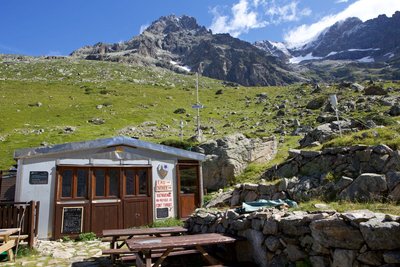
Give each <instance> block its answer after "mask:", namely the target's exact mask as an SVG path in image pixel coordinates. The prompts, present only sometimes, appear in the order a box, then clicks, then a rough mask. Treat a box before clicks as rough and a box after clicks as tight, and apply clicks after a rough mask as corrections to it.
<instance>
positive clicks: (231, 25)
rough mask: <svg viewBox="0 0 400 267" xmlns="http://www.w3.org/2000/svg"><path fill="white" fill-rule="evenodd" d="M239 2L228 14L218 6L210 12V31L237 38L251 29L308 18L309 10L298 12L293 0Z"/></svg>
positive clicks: (296, 2) (243, 0)
mask: <svg viewBox="0 0 400 267" xmlns="http://www.w3.org/2000/svg"><path fill="white" fill-rule="evenodd" d="M277 2H278V1H277V0H239V2H237V3H235V4H233V5H232V7H231V8H230V10H229V11H230V13H229V14H227V13H226V12H224V11H225V10H226V8H225V9H222V8H221V7H220V6H216V7H214V8H212V9H211V10H210V12H211V13H212V14H213V20H212V24H211V26H210V28H211V30H212V31H213V32H215V33H230V34H231V35H232V36H234V37H237V36H239V35H241V34H242V33H247V32H248V31H249V30H251V29H257V28H264V27H266V26H267V25H269V24H271V23H274V24H279V23H282V22H288V21H297V20H299V19H300V18H301V17H304V16H309V15H310V14H311V10H310V9H309V8H304V9H301V10H299V8H298V1H297V0H295V1H293V0H279V5H278V4H277Z"/></svg>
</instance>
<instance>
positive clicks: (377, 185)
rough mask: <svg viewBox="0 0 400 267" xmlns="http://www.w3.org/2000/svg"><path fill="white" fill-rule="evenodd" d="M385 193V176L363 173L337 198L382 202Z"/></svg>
mask: <svg viewBox="0 0 400 267" xmlns="http://www.w3.org/2000/svg"><path fill="white" fill-rule="evenodd" d="M386 191H387V183H386V178H385V175H383V174H376V173H363V174H361V175H360V176H358V177H357V178H356V179H355V180H354V182H353V183H352V184H351V185H350V186H349V187H347V188H346V189H344V190H343V191H342V192H341V193H340V195H339V198H340V199H344V200H351V201H373V200H382V198H383V196H384V193H385V192H386Z"/></svg>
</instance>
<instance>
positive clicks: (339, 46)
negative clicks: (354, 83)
mask: <svg viewBox="0 0 400 267" xmlns="http://www.w3.org/2000/svg"><path fill="white" fill-rule="evenodd" d="M399 36H400V12H399V11H397V12H396V13H394V14H393V16H392V17H387V16H386V15H380V16H378V17H377V18H374V19H370V20H367V21H365V22H362V21H361V20H360V19H359V18H355V17H350V18H347V19H346V20H343V21H339V22H337V23H335V24H334V25H332V26H331V27H328V28H327V29H325V30H324V31H323V32H322V33H321V34H319V35H318V36H317V38H316V39H315V40H313V41H310V42H309V43H307V44H305V45H303V46H302V47H297V48H289V47H287V46H286V45H285V44H283V43H274V42H271V41H261V42H256V43H255V44H254V45H255V46H257V47H259V48H260V49H263V50H265V51H266V52H269V53H270V54H272V55H274V56H276V57H278V58H280V59H282V60H289V61H290V62H291V63H300V62H304V61H310V60H311V61H312V60H314V61H315V60H318V61H321V60H350V61H355V62H359V63H374V62H388V63H390V62H391V61H394V60H395V59H398V58H399V57H400V37H399Z"/></svg>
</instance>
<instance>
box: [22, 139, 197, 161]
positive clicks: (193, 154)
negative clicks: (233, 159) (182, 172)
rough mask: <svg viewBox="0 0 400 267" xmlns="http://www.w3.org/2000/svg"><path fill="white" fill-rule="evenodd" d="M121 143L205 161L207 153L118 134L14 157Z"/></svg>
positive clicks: (27, 149) (25, 152)
mask: <svg viewBox="0 0 400 267" xmlns="http://www.w3.org/2000/svg"><path fill="white" fill-rule="evenodd" d="M120 145H126V146H132V147H137V148H142V149H148V150H152V151H157V152H160V153H165V154H169V155H174V156H177V157H181V158H185V159H193V160H201V161H203V160H204V159H205V155H204V154H201V153H196V152H191V151H187V150H184V149H179V148H175V147H170V146H164V145H160V144H155V143H150V142H146V141H142V140H138V139H135V138H131V137H127V136H116V137H111V138H105V139H97V140H91V141H84V142H74V143H65V144H59V145H53V146H46V147H36V148H25V149H18V150H16V151H15V152H14V158H15V159H21V158H32V157H37V156H42V155H46V154H59V153H66V152H74V151H80V150H88V149H97V148H103V147H110V146H120Z"/></svg>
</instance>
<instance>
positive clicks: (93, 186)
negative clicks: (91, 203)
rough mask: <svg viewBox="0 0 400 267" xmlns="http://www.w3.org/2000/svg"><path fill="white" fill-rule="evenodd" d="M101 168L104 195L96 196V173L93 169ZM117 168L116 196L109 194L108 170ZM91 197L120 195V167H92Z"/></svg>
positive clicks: (113, 197) (110, 197)
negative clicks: (102, 171)
mask: <svg viewBox="0 0 400 267" xmlns="http://www.w3.org/2000/svg"><path fill="white" fill-rule="evenodd" d="M98 169H101V170H104V175H105V176H104V196H96V175H95V171H96V170H98ZM111 169H116V170H118V173H119V176H118V187H117V188H118V194H117V195H116V196H110V170H111ZM91 170H92V180H91V181H92V192H91V197H92V199H119V198H120V197H121V170H122V169H121V168H120V167H92V168H91Z"/></svg>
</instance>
